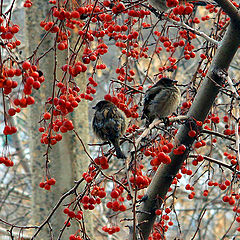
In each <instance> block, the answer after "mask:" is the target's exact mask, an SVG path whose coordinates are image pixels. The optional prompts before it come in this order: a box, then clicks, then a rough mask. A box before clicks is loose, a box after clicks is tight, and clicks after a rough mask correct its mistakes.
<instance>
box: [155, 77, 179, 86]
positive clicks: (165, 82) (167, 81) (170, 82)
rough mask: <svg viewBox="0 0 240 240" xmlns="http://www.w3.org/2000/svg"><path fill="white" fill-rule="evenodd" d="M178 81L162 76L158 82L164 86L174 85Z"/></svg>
mask: <svg viewBox="0 0 240 240" xmlns="http://www.w3.org/2000/svg"><path fill="white" fill-rule="evenodd" d="M177 82H178V81H176V80H173V79H170V78H161V79H160V80H159V81H158V82H157V83H156V84H157V85H163V86H166V87H167V86H172V85H175V84H176V83H177Z"/></svg>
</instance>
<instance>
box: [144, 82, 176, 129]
mask: <svg viewBox="0 0 240 240" xmlns="http://www.w3.org/2000/svg"><path fill="white" fill-rule="evenodd" d="M175 82H176V81H174V80H172V79H169V78H162V79H161V80H159V81H158V82H157V83H155V84H154V85H153V86H152V87H151V88H150V89H148V90H147V91H146V93H145V97H144V107H143V115H142V119H144V118H146V119H147V122H146V123H147V126H148V125H149V124H151V123H152V122H153V120H154V119H155V118H159V119H160V118H165V117H167V116H169V115H170V114H172V113H173V112H174V111H175V110H176V108H177V106H178V104H179V102H180V98H181V93H180V90H179V88H178V87H176V86H175V85H174V83H175Z"/></svg>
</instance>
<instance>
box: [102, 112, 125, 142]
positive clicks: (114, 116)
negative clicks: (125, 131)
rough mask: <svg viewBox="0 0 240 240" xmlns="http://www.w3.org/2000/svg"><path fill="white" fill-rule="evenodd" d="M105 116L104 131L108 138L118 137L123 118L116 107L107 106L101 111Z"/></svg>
mask: <svg viewBox="0 0 240 240" xmlns="http://www.w3.org/2000/svg"><path fill="white" fill-rule="evenodd" d="M103 115H104V118H105V131H106V134H107V135H108V138H109V139H110V140H111V139H115V138H119V137H120V135H121V133H122V129H121V128H122V125H123V119H122V116H120V112H119V111H118V110H117V108H107V109H105V110H104V112H103Z"/></svg>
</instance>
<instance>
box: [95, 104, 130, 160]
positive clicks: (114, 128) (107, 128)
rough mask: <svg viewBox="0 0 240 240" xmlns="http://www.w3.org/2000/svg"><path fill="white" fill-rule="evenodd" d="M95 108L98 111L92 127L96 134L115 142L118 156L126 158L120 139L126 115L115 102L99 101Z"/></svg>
mask: <svg viewBox="0 0 240 240" xmlns="http://www.w3.org/2000/svg"><path fill="white" fill-rule="evenodd" d="M93 109H95V110H96V112H95V114H94V117H93V122H92V127H93V131H94V133H95V134H96V136H97V137H98V138H100V139H102V140H104V141H106V140H107V141H109V142H110V143H112V144H113V146H114V148H115V150H116V155H117V158H126V157H125V155H124V154H123V152H122V150H121V148H120V144H119V139H120V137H121V135H122V134H123V133H124V131H125V127H126V121H125V117H124V115H123V114H122V113H121V112H120V111H119V110H118V109H117V107H116V106H115V105H114V104H113V103H111V102H109V101H105V100H102V101H100V102H98V103H97V105H96V106H95V107H93Z"/></svg>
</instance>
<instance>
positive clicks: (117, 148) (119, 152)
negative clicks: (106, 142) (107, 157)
mask: <svg viewBox="0 0 240 240" xmlns="http://www.w3.org/2000/svg"><path fill="white" fill-rule="evenodd" d="M111 142H112V144H113V146H114V148H115V151H116V155H117V158H123V159H125V158H126V156H125V155H124V154H123V152H122V150H121V148H120V145H119V140H114V141H111Z"/></svg>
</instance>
